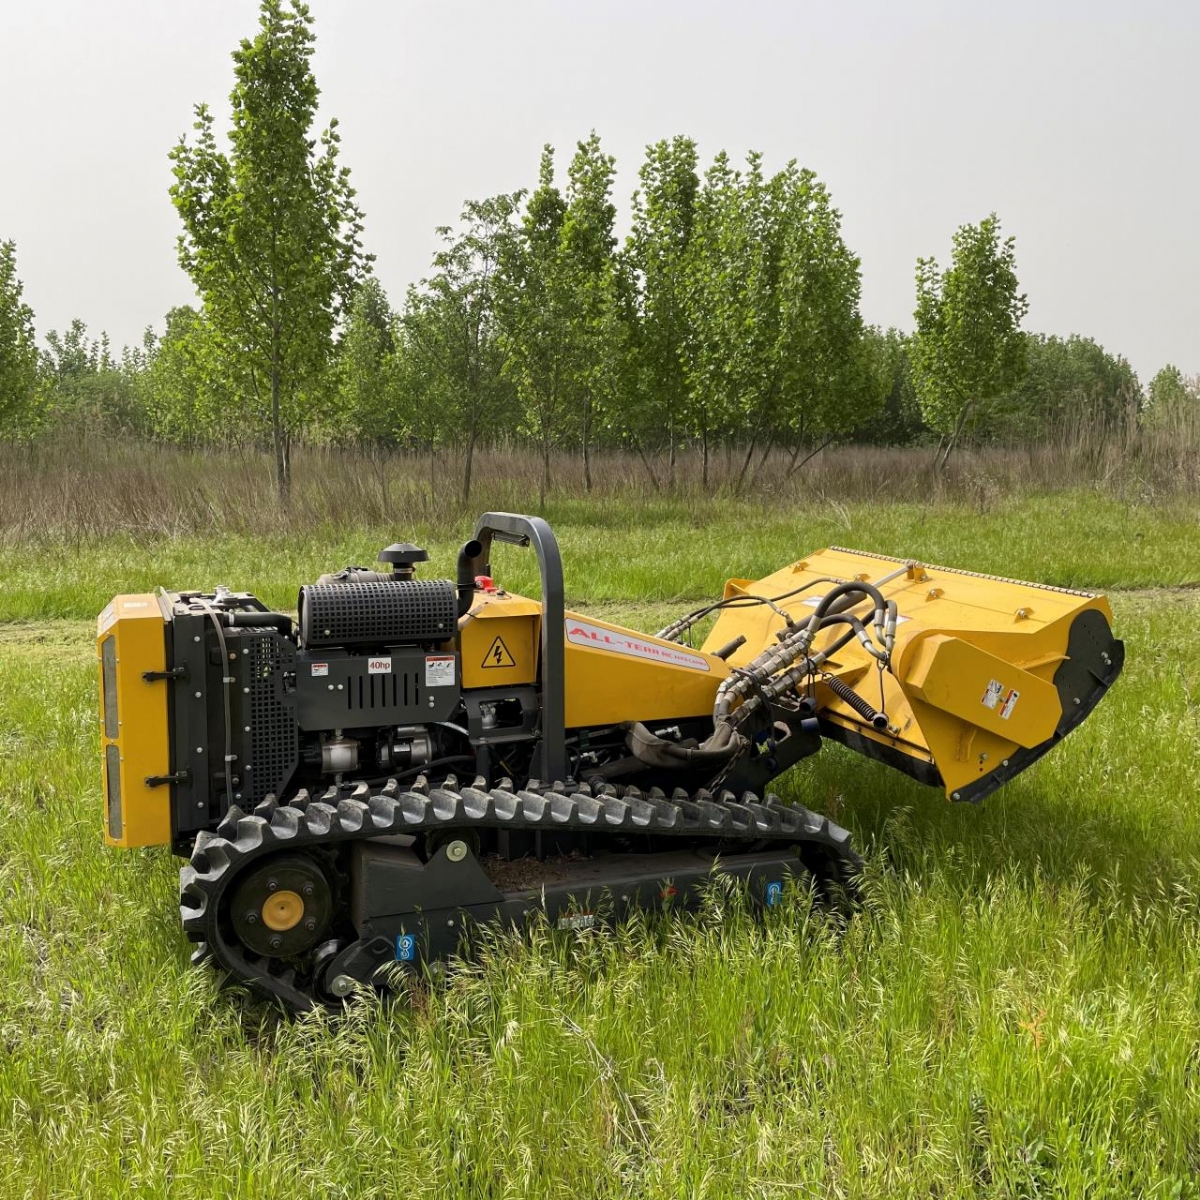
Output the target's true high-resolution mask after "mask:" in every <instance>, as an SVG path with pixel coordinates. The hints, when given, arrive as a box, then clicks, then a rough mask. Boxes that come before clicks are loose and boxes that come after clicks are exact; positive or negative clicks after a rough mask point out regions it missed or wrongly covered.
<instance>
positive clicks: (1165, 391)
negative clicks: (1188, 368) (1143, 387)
mask: <svg viewBox="0 0 1200 1200" xmlns="http://www.w3.org/2000/svg"><path fill="white" fill-rule="evenodd" d="M1148 400H1149V402H1148V404H1147V407H1146V420H1147V422H1148V423H1149V424H1150V425H1152V426H1162V427H1166V426H1169V425H1171V424H1173V423H1176V422H1179V421H1191V422H1195V421H1198V420H1200V376H1198V377H1196V378H1195V379H1190V380H1189V379H1185V378H1184V374H1183V372H1182V371H1181V370H1180V369H1179V368H1178V367H1177V366H1174V365H1173V364H1172V363H1167V365H1166V366H1165V367H1162V368H1160V369H1159V371H1158V372H1157V373H1156V374H1155V376H1154V378H1153V379H1152V380H1150V394H1149V397H1148Z"/></svg>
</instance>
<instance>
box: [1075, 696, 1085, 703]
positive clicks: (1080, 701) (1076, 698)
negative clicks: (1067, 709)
mask: <svg viewBox="0 0 1200 1200" xmlns="http://www.w3.org/2000/svg"><path fill="white" fill-rule="evenodd" d="M1075 703H1076V704H1082V703H1083V701H1082V700H1080V699H1079V697H1078V696H1076V697H1075Z"/></svg>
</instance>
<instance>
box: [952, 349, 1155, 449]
mask: <svg viewBox="0 0 1200 1200" xmlns="http://www.w3.org/2000/svg"><path fill="white" fill-rule="evenodd" d="M1024 339H1025V361H1026V370H1025V374H1024V376H1023V377H1022V378H1021V380H1020V382H1019V383H1018V384H1017V385H1016V386H1015V387H1014V388H1012V389H1010V390H1009V391H1006V392H1004V393H1003V394H1001V395H999V396H997V397H996V398H995V400H994V402H993V403H992V404H991V405H990V406H989V408H988V410H987V411H986V412H985V413H984V414H983V415H982V416H981V417H980V418H978V420H977V422H976V426H975V428H976V432H977V433H978V434H980V435H981V436H986V437H993V438H998V439H1004V440H1007V441H1013V442H1019V441H1022V440H1026V439H1029V438H1031V437H1034V436H1038V435H1041V436H1047V435H1049V434H1051V433H1052V431H1054V430H1055V429H1061V428H1063V427H1065V426H1078V425H1080V424H1085V425H1094V426H1097V427H1107V428H1115V427H1117V426H1119V425H1122V424H1124V423H1126V422H1130V421H1132V420H1134V419H1136V417H1137V413H1138V410H1139V408H1140V407H1141V400H1142V390H1141V385H1140V384H1139V383H1138V380H1137V376H1136V375H1135V374H1134V371H1133V368H1132V367H1131V366H1130V365H1129V363H1128V362H1127V361H1126V360H1125V359H1124V358H1122V357H1120V356H1119V355H1111V354H1109V353H1108V352H1107V351H1106V350H1105V349H1104V347H1103V346H1100V345H1098V344H1097V343H1096V342H1094V341H1093V340H1092V339H1091V338H1085V337H1079V336H1078V335H1077V334H1072V335H1071V336H1070V337H1068V338H1058V337H1048V336H1047V335H1045V334H1025V335H1024Z"/></svg>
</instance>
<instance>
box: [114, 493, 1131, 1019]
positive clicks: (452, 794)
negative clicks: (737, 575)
mask: <svg viewBox="0 0 1200 1200" xmlns="http://www.w3.org/2000/svg"><path fill="white" fill-rule="evenodd" d="M497 541H500V542H508V543H513V544H516V545H520V546H529V547H532V548H533V549H534V550H535V551H536V554H537V557H538V563H539V567H540V573H541V592H542V594H541V599H540V600H538V601H533V600H529V599H525V598H524V597H521V596H517V595H514V594H512V593H510V592H508V591H506V590H505V589H504V587H503V586H501V585H499V584H497V582H495V581H494V580H493V578H492V570H491V566H490V565H489V564H490V559H491V550H492V547H493V545H494V543H495V542H497ZM379 558H380V561H381V562H383V563H384V564H386V565H387V567H388V568H389V569H387V570H382V571H375V570H367V569H365V568H361V567H347V568H346V569H345V570H342V571H340V572H338V573H336V574H333V575H325V576H322V577H321V579H320V580H318V581H317V582H316V583H314V584H310V585H307V586H304V587H302V588H301V589H300V594H299V599H298V618H297V619H295V620H294V619H293V618H292V617H291V616H290V615H288V614H285V613H280V612H272V611H270V610H269V609H267V608H266V606H265V605H263V604H262V603H261V602H260V601H259V600H257V599H256V598H255V597H254V596H253V595H251V594H249V593H246V592H232V591H230V590H229V589H227V588H224V587H218V588H216V589H215V590H214V591H211V592H177V593H161V594H158V595H150V594H146V595H129V596H118V597H116V598H115V599H114V600H113V602H112V603H111V604H110V605H109V606H108V607H107V608H106V609H105V610H104V612H103V613H102V614H101V616H100V618H99V628H98V637H97V649H98V654H99V659H100V675H101V713H102V733H103V739H102V740H103V765H104V795H105V799H106V815H105V821H106V837H107V840H108V842H109V844H110V845H113V846H146V845H156V844H169V845H170V846H171V847H172V849H173V850H174V852H175V853H176V854H179V855H181V856H184V857H186V858H187V860H188V861H187V864H186V865H185V866H184V867H183V869H182V871H181V874H180V911H181V915H182V920H183V927H184V930H185V931H186V933H187V935H188V937H189V938H190V939H191V940H192V941H194V942H196V943H198V947H197V950H196V954H195V955H194V959H195V960H196V961H199V962H209V963H211V964H212V965H214V966H215V967H216V968H218V969H219V970H220V971H222V972H223V973H224V976H225V978H226V979H227V980H229V981H231V982H234V983H241V984H244V985H246V986H248V987H250V988H252V989H254V990H256V991H258V992H261V993H263V994H265V995H267V996H270V997H274V998H276V999H278V1000H279V1001H281V1002H282V1003H284V1004H285V1005H287V1006H289V1007H292V1008H295V1009H304V1008H307V1007H310V1006H312V1005H314V1004H324V1005H329V1006H336V1005H338V1004H340V1003H341V1001H342V998H343V997H345V996H346V995H348V994H349V993H350V992H351V991H353V990H354V989H355V988H356V987H358V986H360V985H368V986H378V987H383V986H386V983H387V980H388V979H389V978H391V977H392V976H393V972H392V971H390V970H388V969H386V968H388V967H390V966H393V965H394V964H396V963H400V964H407V965H409V966H411V967H414V968H415V967H417V966H419V964H421V963H424V962H429V961H431V960H436V959H439V958H443V957H445V956H447V955H448V954H451V953H453V952H454V951H455V950H456V949H457V948H458V947H459V945H460V943H461V940H462V938H463V936H464V935H465V934H467V933H469V930H470V928H471V927H472V926H473V925H475V924H478V923H480V922H496V921H501V922H509V923H519V922H520V921H521V920H522V919H524V918H525V917H526V915H527V914H529V913H532V912H538V911H545V912H546V913H547V914H548V916H549V919H550V920H551V921H552V922H554V923H556V924H557V925H558V926H559V927H560V928H581V927H586V926H588V925H591V924H594V923H595V922H596V921H597V920H599V919H601V917H603V918H604V919H610V918H612V919H619V918H620V917H621V915H622V914H623V913H625V912H628V911H629V910H630V909H632V908H634V907H641V908H647V907H656V906H662V905H670V906H673V907H676V908H687V907H689V906H691V905H693V904H694V903H695V902H696V901H697V899H698V896H699V894H700V891H701V888H702V885H703V883H704V881H705V880H706V879H707V878H708V876H709V875H710V874H711V873H712V872H713V871H714V870H719V871H722V872H724V873H726V874H729V875H732V876H735V877H737V878H738V879H740V880H742V881H744V883H745V886H746V887H747V888H748V889H749V893H750V895H751V896H752V897H754V898H755V900H756V901H757V902H759V903H762V904H767V905H769V904H772V903H774V902H776V901H777V900H778V898H779V897H780V896H781V895H782V891H783V886H784V881H785V880H786V879H787V878H789V877H790V876H797V877H802V878H806V879H808V880H810V881H811V883H812V885H813V886H814V887H815V888H816V890H817V891H818V893H819V894H820V895H822V896H824V897H827V898H829V899H836V898H837V897H839V896H842V895H844V894H845V893H846V892H847V891H848V890H849V889H850V888H852V885H853V876H854V874H855V873H856V870H857V867H858V859H857V858H856V856H855V854H854V852H853V850H852V849H851V848H850V842H849V836H848V835H847V833H846V832H845V830H842V829H840V828H838V827H837V826H836V825H834V824H833V823H832V822H831V821H829V820H827V819H826V818H824V817H821V816H818V815H817V814H814V813H812V812H809V811H808V810H807V809H805V808H802V807H801V806H799V805H795V804H784V803H782V802H780V801H779V800H778V799H777V798H776V797H774V796H771V795H768V794H767V793H766V788H767V786H768V785H769V784H770V783H771V781H772V780H773V779H775V778H776V777H777V776H779V775H781V774H782V773H783V772H785V771H787V770H788V769H789V768H791V767H792V766H793V765H795V764H796V763H797V762H799V761H800V760H801V759H803V758H807V757H808V756H809V755H811V754H814V753H816V752H817V750H819V749H820V747H821V744H822V741H823V740H824V739H826V738H831V739H833V740H836V741H839V742H841V743H843V744H844V745H846V746H848V747H849V748H850V749H852V750H855V751H857V752H858V753H860V754H864V755H866V756H867V757H869V758H874V759H878V760H879V761H880V762H883V763H886V764H887V765H888V766H891V767H895V768H897V769H899V770H901V771H904V772H905V773H906V774H908V775H911V776H912V777H913V778H915V779H917V780H919V781H920V782H922V783H925V784H928V785H930V786H932V787H938V788H941V789H943V790H944V791H945V793H946V795H947V796H948V797H949V798H950V799H952V800H961V801H966V800H981V799H982V798H983V797H984V796H986V795H988V794H989V793H990V792H992V791H994V790H995V789H996V788H997V787H999V786H1000V785H1001V784H1002V783H1004V782H1005V781H1006V780H1008V779H1011V778H1012V777H1013V776H1014V775H1016V774H1017V773H1019V772H1020V771H1023V770H1024V769H1025V768H1026V767H1028V766H1029V765H1030V764H1031V763H1033V762H1034V761H1035V760H1036V759H1037V758H1039V757H1040V756H1041V755H1042V754H1044V753H1045V752H1046V751H1047V750H1049V749H1050V748H1051V747H1052V746H1054V745H1055V744H1056V743H1057V742H1058V741H1059V740H1060V739H1061V738H1062V737H1064V736H1065V735H1066V734H1067V733H1069V732H1070V731H1071V730H1072V729H1073V728H1074V727H1075V726H1076V725H1078V724H1079V723H1080V722H1081V721H1082V720H1083V719H1084V717H1085V716H1087V714H1088V713H1089V712H1090V711H1091V710H1092V709H1093V708H1094V707H1095V705H1096V704H1097V703H1098V701H1099V700H1100V698H1101V696H1103V695H1104V693H1105V691H1107V689H1108V688H1109V687H1110V686H1111V684H1112V683H1113V681H1114V680H1115V679H1116V677H1117V675H1118V673H1119V672H1120V670H1121V665H1122V662H1123V658H1124V650H1123V645H1122V643H1121V642H1119V641H1117V640H1115V639H1114V637H1113V635H1112V631H1111V628H1110V621H1111V613H1110V611H1109V607H1108V604H1107V602H1106V601H1105V599H1104V598H1103V597H1101V596H1096V595H1091V594H1088V593H1085V592H1074V591H1067V590H1066V589H1063V588H1054V587H1045V586H1040V585H1037V584H1029V583H1019V582H1016V581H1014V580H1009V579H995V578H992V577H989V576H984V575H974V574H971V573H969V572H965V571H955V570H951V569H947V568H943V567H934V566H930V565H927V564H920V563H915V562H906V561H903V560H899V559H890V558H884V557H881V556H879V555H872V554H862V553H859V552H856V551H853V550H843V549H839V548H837V547H833V548H830V549H827V550H821V551H819V552H817V553H815V554H812V555H809V556H808V557H807V558H804V559H801V560H799V561H797V562H795V563H792V564H791V565H789V566H786V567H783V568H782V569H781V570H779V571H776V572H775V573H774V574H773V575H769V576H768V577H767V578H765V579H760V580H756V581H752V580H746V579H731V580H730V581H729V582H728V583H727V584H726V585H725V590H724V594H723V596H722V597H721V599H719V600H715V601H713V602H712V603H710V604H707V605H704V606H703V607H701V608H699V609H697V610H696V611H694V612H691V613H688V614H687V615H686V616H683V617H681V618H680V619H679V620H677V621H675V622H673V623H672V624H670V625H668V626H667V627H666V628H665V629H663V630H661V631H660V632H659V633H657V634H655V635H653V636H651V635H647V634H643V633H637V632H635V631H633V630H629V629H623V628H621V627H620V626H618V625H614V624H612V623H611V622H607V621H601V620H597V619H595V618H593V617H583V616H580V615H578V614H576V613H573V612H569V611H566V610H565V609H564V603H563V578H562V563H561V559H560V557H559V551H558V545H557V543H556V541H555V538H554V535H553V533H552V532H551V530H550V527H549V526H548V525H547V524H546V522H545V521H543V520H541V519H540V518H538V517H527V516H518V515H515V514H511V513H487V514H485V515H484V516H483V517H482V518H480V521H479V523H478V526H477V528H476V530H475V535H474V537H473V538H472V539H471V540H470V541H468V542H467V543H466V544H465V545H464V546H463V548H462V550H461V552H460V554H459V561H458V573H457V579H456V580H424V579H418V578H417V577H416V566H417V564H418V563H419V562H423V561H426V559H427V555H426V554H425V552H424V551H423V550H421V549H420V548H419V547H417V546H413V545H410V544H397V545H394V546H390V547H388V548H387V549H386V550H384V551H383V552H382V553H381V554H380V556H379ZM714 616H715V623H713V624H712V626H711V629H710V630H709V632H708V634H707V636H706V638H705V640H704V642H703V644H702V645H700V646H699V647H694V646H692V645H691V644H690V639H691V635H692V633H693V631H694V630H695V629H697V628H698V627H702V623H703V624H707V623H708V621H709V620H710V619H711V618H713V617H714Z"/></svg>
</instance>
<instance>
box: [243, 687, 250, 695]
mask: <svg viewBox="0 0 1200 1200" xmlns="http://www.w3.org/2000/svg"><path fill="white" fill-rule="evenodd" d="M242 691H243V692H245V693H246V695H247V696H248V695H250V689H249V688H242Z"/></svg>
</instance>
